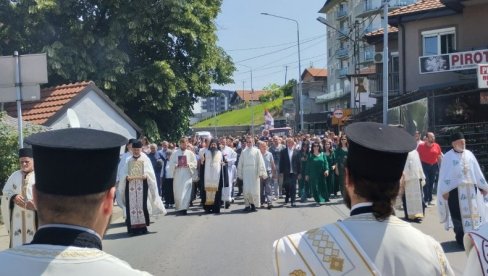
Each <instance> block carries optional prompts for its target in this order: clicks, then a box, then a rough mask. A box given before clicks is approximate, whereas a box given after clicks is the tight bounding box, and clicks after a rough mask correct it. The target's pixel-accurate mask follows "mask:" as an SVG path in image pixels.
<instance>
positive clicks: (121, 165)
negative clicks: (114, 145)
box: [115, 139, 137, 219]
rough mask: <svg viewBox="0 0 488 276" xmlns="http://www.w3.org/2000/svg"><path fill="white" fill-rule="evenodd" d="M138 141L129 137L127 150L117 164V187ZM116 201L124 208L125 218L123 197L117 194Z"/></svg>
mask: <svg viewBox="0 0 488 276" xmlns="http://www.w3.org/2000/svg"><path fill="white" fill-rule="evenodd" d="M135 142H137V139H129V141H128V142H127V144H126V145H125V152H124V153H123V154H122V155H120V159H119V165H118V166H117V177H116V179H115V188H116V189H117V188H118V184H119V181H120V178H121V177H122V172H123V169H124V166H125V163H127V159H129V158H131V157H132V144H133V143H135ZM115 201H116V202H117V206H119V208H121V209H122V216H123V217H124V219H125V208H123V207H122V205H123V199H122V198H120V197H119V196H117V195H115Z"/></svg>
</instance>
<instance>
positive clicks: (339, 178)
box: [334, 134, 349, 196]
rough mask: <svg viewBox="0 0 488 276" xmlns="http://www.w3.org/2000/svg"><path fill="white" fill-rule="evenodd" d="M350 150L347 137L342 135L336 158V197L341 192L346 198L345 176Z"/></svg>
mask: <svg viewBox="0 0 488 276" xmlns="http://www.w3.org/2000/svg"><path fill="white" fill-rule="evenodd" d="M348 148H349V143H348V142H347V137H346V135H345V134H342V135H341V139H340V140H339V146H338V147H337V149H336V150H335V157H336V168H335V174H336V179H335V187H334V195H335V196H337V192H338V191H341V195H342V196H344V175H345V166H346V160H347V152H348Z"/></svg>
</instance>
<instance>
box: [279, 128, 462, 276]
mask: <svg viewBox="0 0 488 276" xmlns="http://www.w3.org/2000/svg"><path fill="white" fill-rule="evenodd" d="M345 132H346V135H347V137H348V140H349V148H348V159H347V162H346V164H345V187H344V189H345V194H344V202H345V203H346V205H347V207H348V208H350V209H351V216H350V217H349V218H346V219H344V220H343V221H339V222H336V223H333V224H329V225H325V226H322V227H319V228H316V229H312V230H308V231H305V232H301V233H296V234H292V235H288V236H285V237H283V238H281V239H279V240H277V241H275V243H274V252H273V260H274V268H275V271H274V272H275V275H454V272H453V270H452V268H451V267H450V265H449V262H448V260H447V258H446V256H445V254H444V251H443V250H442V247H441V245H440V244H439V243H438V242H437V241H436V240H434V239H433V238H432V237H430V236H428V235H425V234H424V233H422V232H421V231H419V230H418V229H416V228H414V227H413V226H411V225H410V224H409V223H407V222H405V221H403V220H400V219H398V218H397V217H395V216H394V210H393V206H392V205H393V201H394V200H395V199H396V197H397V195H398V190H399V182H400V178H401V176H402V172H403V169H404V167H405V161H406V159H407V155H408V152H410V151H412V150H414V149H415V147H416V143H415V140H414V138H413V137H412V136H411V135H410V134H408V133H407V132H405V131H404V130H403V129H400V128H397V127H390V126H385V125H382V124H378V123H372V122H359V123H353V124H350V125H348V126H347V127H346V129H345Z"/></svg>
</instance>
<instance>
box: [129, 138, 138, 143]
mask: <svg viewBox="0 0 488 276" xmlns="http://www.w3.org/2000/svg"><path fill="white" fill-rule="evenodd" d="M137 141H138V140H137V139H136V138H131V139H129V142H127V144H134V143H135V142H137Z"/></svg>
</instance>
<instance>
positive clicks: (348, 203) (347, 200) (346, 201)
mask: <svg viewBox="0 0 488 276" xmlns="http://www.w3.org/2000/svg"><path fill="white" fill-rule="evenodd" d="M344 191H345V193H344V195H343V196H342V197H343V199H344V204H346V207H347V208H349V209H351V196H350V195H349V192H348V191H347V190H346V187H344Z"/></svg>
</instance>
